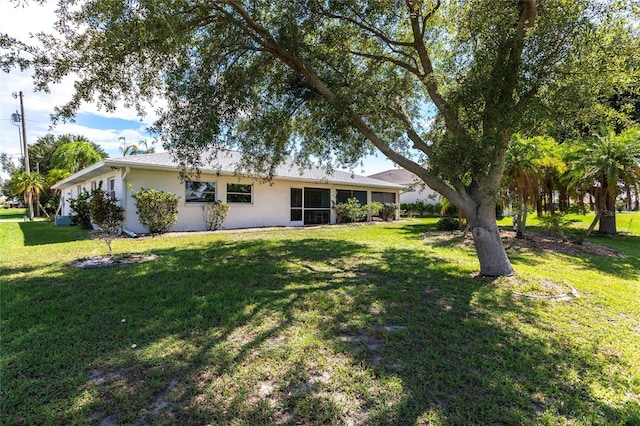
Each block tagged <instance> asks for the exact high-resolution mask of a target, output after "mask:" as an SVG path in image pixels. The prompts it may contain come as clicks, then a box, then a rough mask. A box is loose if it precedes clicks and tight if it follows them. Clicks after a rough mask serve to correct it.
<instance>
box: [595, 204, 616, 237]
mask: <svg viewBox="0 0 640 426" xmlns="http://www.w3.org/2000/svg"><path fill="white" fill-rule="evenodd" d="M605 199H606V203H605V207H604V212H603V214H602V217H600V227H599V228H598V232H601V233H603V234H609V235H615V234H617V233H618V230H617V229H616V206H615V202H616V200H615V198H614V197H611V196H608V195H607V196H606V198H605Z"/></svg>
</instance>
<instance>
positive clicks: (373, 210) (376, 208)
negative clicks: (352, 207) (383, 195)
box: [366, 201, 384, 217]
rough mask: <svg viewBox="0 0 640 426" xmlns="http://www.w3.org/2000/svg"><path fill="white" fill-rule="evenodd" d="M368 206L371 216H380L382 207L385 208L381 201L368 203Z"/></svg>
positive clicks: (368, 212)
mask: <svg viewBox="0 0 640 426" xmlns="http://www.w3.org/2000/svg"><path fill="white" fill-rule="evenodd" d="M366 208H367V214H368V215H369V217H377V216H380V214H381V212H382V209H383V208H384V204H382V203H381V202H380V201H372V202H370V203H368V204H367V205H366Z"/></svg>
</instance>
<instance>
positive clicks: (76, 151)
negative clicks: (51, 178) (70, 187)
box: [50, 140, 107, 173]
mask: <svg viewBox="0 0 640 426" xmlns="http://www.w3.org/2000/svg"><path fill="white" fill-rule="evenodd" d="M106 157H107V153H105V152H104V151H103V150H102V149H100V148H99V147H96V146H95V145H94V144H93V143H92V142H89V141H86V140H78V141H75V142H69V143H65V144H63V145H60V146H59V147H58V148H57V149H56V150H55V152H54V153H53V155H52V156H51V163H50V166H51V167H52V168H53V169H63V170H68V171H70V172H71V173H75V172H77V171H78V170H80V169H84V168H85V167H87V166H90V165H91V164H93V163H97V162H98V161H100V160H102V159H103V158H106Z"/></svg>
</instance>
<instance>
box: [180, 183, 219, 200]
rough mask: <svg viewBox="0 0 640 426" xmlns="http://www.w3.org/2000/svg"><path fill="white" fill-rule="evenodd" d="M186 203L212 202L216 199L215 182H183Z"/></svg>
mask: <svg viewBox="0 0 640 426" xmlns="http://www.w3.org/2000/svg"><path fill="white" fill-rule="evenodd" d="M184 187H185V198H184V199H185V202H186V203H212V202H214V201H216V183H215V182H185V183H184Z"/></svg>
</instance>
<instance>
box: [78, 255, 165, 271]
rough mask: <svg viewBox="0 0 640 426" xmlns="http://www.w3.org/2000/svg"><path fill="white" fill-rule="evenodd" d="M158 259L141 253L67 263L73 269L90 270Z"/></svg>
mask: <svg viewBox="0 0 640 426" xmlns="http://www.w3.org/2000/svg"><path fill="white" fill-rule="evenodd" d="M157 258H158V256H157V255H155V254H142V253H123V254H114V255H113V256H109V255H108V254H104V255H100V256H91V257H83V258H81V259H76V260H72V261H71V262H69V263H67V265H69V266H73V267H74V268H82V269H91V268H105V267H109V266H120V265H129V264H132V263H142V262H149V261H152V260H156V259H157Z"/></svg>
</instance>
